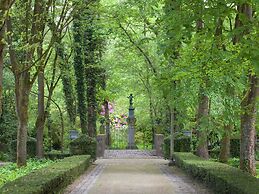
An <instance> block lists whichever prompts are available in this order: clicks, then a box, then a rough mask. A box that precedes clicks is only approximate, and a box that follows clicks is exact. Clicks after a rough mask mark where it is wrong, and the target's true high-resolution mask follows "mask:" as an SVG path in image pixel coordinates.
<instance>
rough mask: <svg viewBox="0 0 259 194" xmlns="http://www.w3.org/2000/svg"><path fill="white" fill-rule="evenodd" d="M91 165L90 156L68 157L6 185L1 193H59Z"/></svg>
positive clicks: (0, 190)
mask: <svg viewBox="0 0 259 194" xmlns="http://www.w3.org/2000/svg"><path fill="white" fill-rule="evenodd" d="M89 164H90V156H85V155H81V156H72V157H68V158H65V159H63V160H59V161H57V162H56V163H54V164H51V165H49V166H47V167H44V168H41V169H39V170H35V171H33V172H32V173H30V174H28V175H25V176H23V177H20V178H18V179H16V180H14V181H12V182H9V183H7V184H5V185H4V186H3V187H2V188H1V189H0V193H3V194H5V193H8V194H9V193H12V194H30V193H33V194H43V193H59V192H60V191H61V190H62V189H63V188H64V187H66V186H67V185H68V184H70V183H71V182H72V181H73V180H74V179H75V178H76V177H77V176H78V175H80V174H82V173H83V172H84V171H85V170H86V169H87V167H88V166H89Z"/></svg>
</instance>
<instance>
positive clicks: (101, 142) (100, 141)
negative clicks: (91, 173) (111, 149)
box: [96, 134, 106, 158]
mask: <svg viewBox="0 0 259 194" xmlns="http://www.w3.org/2000/svg"><path fill="white" fill-rule="evenodd" d="M96 141H97V150H96V156H97V157H98V158H100V157H104V151H105V147H106V143H105V141H106V135H105V134H100V135H97V137H96Z"/></svg>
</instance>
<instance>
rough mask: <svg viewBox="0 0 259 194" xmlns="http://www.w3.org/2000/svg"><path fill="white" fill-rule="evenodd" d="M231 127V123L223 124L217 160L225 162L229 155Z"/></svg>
mask: <svg viewBox="0 0 259 194" xmlns="http://www.w3.org/2000/svg"><path fill="white" fill-rule="evenodd" d="M232 129H233V125H225V126H224V135H223V137H222V140H221V142H220V153H219V161H220V162H222V163H227V162H228V159H229V156H230V135H231V131H232Z"/></svg>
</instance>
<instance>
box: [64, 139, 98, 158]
mask: <svg viewBox="0 0 259 194" xmlns="http://www.w3.org/2000/svg"><path fill="white" fill-rule="evenodd" d="M96 143H97V142H96V139H95V138H92V137H89V136H87V135H85V134H82V135H81V136H80V137H78V138H77V139H74V140H73V141H71V143H70V145H69V148H70V153H71V155H90V156H91V157H92V158H93V159H96V145H97V144H96Z"/></svg>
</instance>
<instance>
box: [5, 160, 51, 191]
mask: <svg viewBox="0 0 259 194" xmlns="http://www.w3.org/2000/svg"><path fill="white" fill-rule="evenodd" d="M51 163H53V161H51V160H45V159H44V160H36V159H30V160H28V162H27V166H26V167H22V168H18V167H17V165H16V164H15V163H11V164H8V165H6V166H4V167H0V188H1V187H2V186H3V185H4V184H5V183H7V182H10V181H13V180H15V179H17V178H19V177H22V176H25V175H27V174H29V173H30V172H32V171H34V170H37V169H40V168H43V167H45V166H48V165H49V164H51Z"/></svg>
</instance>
